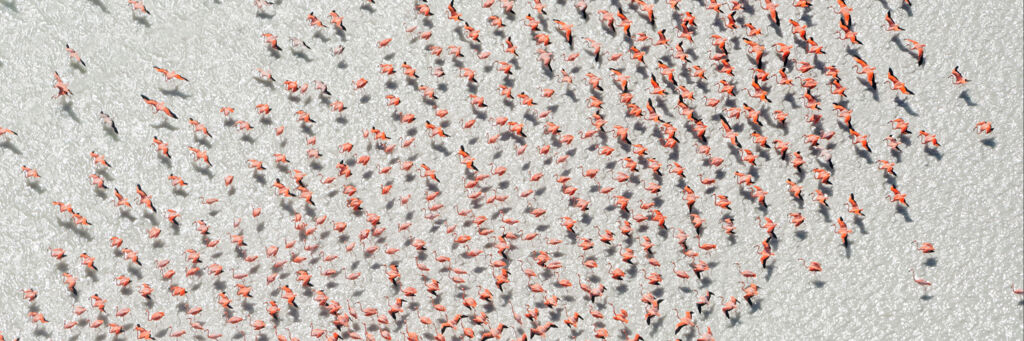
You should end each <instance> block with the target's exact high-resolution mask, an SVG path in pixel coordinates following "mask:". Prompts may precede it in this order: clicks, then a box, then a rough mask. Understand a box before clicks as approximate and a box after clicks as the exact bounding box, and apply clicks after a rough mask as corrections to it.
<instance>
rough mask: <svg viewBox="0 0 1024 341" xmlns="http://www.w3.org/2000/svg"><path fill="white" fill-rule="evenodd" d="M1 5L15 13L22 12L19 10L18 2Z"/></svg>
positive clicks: (6, 2) (0, 2) (14, 0)
mask: <svg viewBox="0 0 1024 341" xmlns="http://www.w3.org/2000/svg"><path fill="white" fill-rule="evenodd" d="M0 5H4V7H7V9H9V10H12V11H14V12H15V13H18V12H21V11H20V10H18V2H17V1H16V0H9V1H0Z"/></svg>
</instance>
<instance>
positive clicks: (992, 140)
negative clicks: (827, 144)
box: [0, 137, 999, 148]
mask: <svg viewBox="0 0 1024 341" xmlns="http://www.w3.org/2000/svg"><path fill="white" fill-rule="evenodd" d="M981 144H982V145H984V146H985V147H989V148H995V147H996V146H997V145H999V143H997V142H996V138H995V137H990V138H987V139H983V140H981ZM2 146H3V145H0V147H2Z"/></svg>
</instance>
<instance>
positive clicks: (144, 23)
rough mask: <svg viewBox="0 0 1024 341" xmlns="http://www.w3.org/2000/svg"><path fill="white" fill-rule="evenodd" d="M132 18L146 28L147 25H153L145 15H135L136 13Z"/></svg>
mask: <svg viewBox="0 0 1024 341" xmlns="http://www.w3.org/2000/svg"><path fill="white" fill-rule="evenodd" d="M132 20H133V21H135V23H136V24H139V25H142V26H146V28H149V27H151V26H153V24H151V23H150V22H149V19H147V18H146V17H140V16H137V15H132Z"/></svg>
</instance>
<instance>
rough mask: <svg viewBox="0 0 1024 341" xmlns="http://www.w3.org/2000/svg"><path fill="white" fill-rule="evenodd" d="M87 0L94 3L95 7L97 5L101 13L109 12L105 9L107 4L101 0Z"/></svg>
mask: <svg viewBox="0 0 1024 341" xmlns="http://www.w3.org/2000/svg"><path fill="white" fill-rule="evenodd" d="M89 2H91V3H92V4H93V5H96V7H99V8H100V10H101V11H103V13H110V11H108V10H107V5H106V4H104V3H103V0H89Z"/></svg>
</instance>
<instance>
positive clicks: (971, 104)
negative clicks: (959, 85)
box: [957, 90, 978, 107]
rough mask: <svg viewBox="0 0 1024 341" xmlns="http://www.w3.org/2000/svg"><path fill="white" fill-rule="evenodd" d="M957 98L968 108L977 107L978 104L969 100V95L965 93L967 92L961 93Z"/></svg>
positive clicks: (971, 99)
mask: <svg viewBox="0 0 1024 341" xmlns="http://www.w3.org/2000/svg"><path fill="white" fill-rule="evenodd" d="M957 97H958V98H960V99H962V100H964V103H965V104H967V106H969V107H973V106H977V105H978V103H977V102H975V101H974V99H973V98H971V95H970V94H968V93H967V90H964V91H961V92H960V95H959V96H957Z"/></svg>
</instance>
